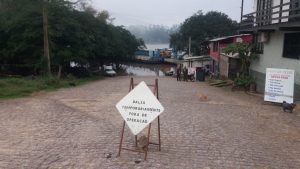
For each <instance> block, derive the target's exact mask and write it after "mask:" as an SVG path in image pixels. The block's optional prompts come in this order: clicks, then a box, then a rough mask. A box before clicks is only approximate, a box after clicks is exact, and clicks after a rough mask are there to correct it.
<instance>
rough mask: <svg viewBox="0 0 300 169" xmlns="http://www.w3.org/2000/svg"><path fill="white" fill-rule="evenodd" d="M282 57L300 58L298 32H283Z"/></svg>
mask: <svg viewBox="0 0 300 169" xmlns="http://www.w3.org/2000/svg"><path fill="white" fill-rule="evenodd" d="M283 57H285V58H291V59H300V32H298V33H286V34H285V36H284V47H283Z"/></svg>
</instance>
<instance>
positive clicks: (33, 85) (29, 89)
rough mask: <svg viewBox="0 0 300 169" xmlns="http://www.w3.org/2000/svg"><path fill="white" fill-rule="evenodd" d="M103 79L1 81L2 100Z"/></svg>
mask: <svg viewBox="0 0 300 169" xmlns="http://www.w3.org/2000/svg"><path fill="white" fill-rule="evenodd" d="M100 79H103V77H101V76H97V77H96V76H94V77H89V78H75V77H74V78H68V79H58V78H56V77H31V76H30V77H20V78H4V79H0V100H1V99H12V98H19V97H26V96H30V95H31V94H32V93H34V92H38V91H42V90H45V91H49V90H55V89H59V88H69V87H74V86H79V85H82V84H85V83H87V82H90V81H95V80H100Z"/></svg>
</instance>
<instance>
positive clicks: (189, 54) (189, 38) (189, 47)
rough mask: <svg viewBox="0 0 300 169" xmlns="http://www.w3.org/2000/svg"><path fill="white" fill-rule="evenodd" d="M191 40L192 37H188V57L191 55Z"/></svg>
mask: <svg viewBox="0 0 300 169" xmlns="http://www.w3.org/2000/svg"><path fill="white" fill-rule="evenodd" d="M191 41H192V38H191V37H189V57H191Z"/></svg>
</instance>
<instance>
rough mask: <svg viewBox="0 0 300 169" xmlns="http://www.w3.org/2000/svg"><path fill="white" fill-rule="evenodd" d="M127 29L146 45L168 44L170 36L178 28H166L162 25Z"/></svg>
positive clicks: (129, 27) (175, 26) (133, 26)
mask: <svg viewBox="0 0 300 169" xmlns="http://www.w3.org/2000/svg"><path fill="white" fill-rule="evenodd" d="M127 29H128V30H129V31H130V32H131V33H132V34H134V35H135V36H136V37H138V38H141V39H143V40H144V41H145V43H148V44H158V43H160V44H162V43H169V40H170V34H172V33H174V32H176V31H177V29H178V26H177V25H174V26H173V27H171V28H168V27H166V26H163V25H148V26H144V25H131V26H128V27H127Z"/></svg>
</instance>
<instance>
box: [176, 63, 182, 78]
mask: <svg viewBox="0 0 300 169" xmlns="http://www.w3.org/2000/svg"><path fill="white" fill-rule="evenodd" d="M180 75H181V67H180V65H177V67H176V77H177V81H181V79H180Z"/></svg>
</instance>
